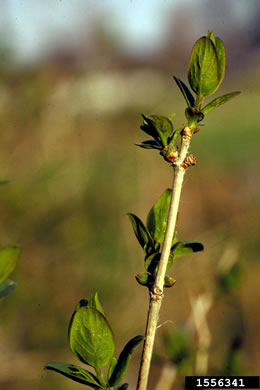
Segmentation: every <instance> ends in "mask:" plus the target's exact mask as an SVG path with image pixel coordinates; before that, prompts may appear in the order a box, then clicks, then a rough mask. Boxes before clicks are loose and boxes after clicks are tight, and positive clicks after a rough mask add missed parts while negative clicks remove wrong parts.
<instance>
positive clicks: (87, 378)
mask: <svg viewBox="0 0 260 390" xmlns="http://www.w3.org/2000/svg"><path fill="white" fill-rule="evenodd" d="M44 368H45V369H46V370H52V371H56V372H58V373H59V374H62V375H64V376H66V377H67V378H69V379H72V380H73V381H75V382H79V383H82V384H83V385H86V386H90V387H92V388H93V389H102V385H101V384H100V382H99V380H98V378H97V377H96V376H95V375H94V374H92V373H91V372H89V371H87V370H84V369H83V368H81V367H79V366H75V365H74V364H67V363H48V364H47V365H46V366H45V367H44Z"/></svg>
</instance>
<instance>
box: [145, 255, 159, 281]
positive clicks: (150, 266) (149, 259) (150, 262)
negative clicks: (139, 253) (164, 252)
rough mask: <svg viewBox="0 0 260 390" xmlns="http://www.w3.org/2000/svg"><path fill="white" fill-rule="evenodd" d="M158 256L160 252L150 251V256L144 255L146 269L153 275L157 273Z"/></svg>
mask: <svg viewBox="0 0 260 390" xmlns="http://www.w3.org/2000/svg"><path fill="white" fill-rule="evenodd" d="M160 258H161V253H152V254H151V255H150V256H146V258H145V261H144V267H145V269H146V271H148V272H149V273H151V274H152V275H154V276H155V275H156V274H157V270H158V265H159V262H160Z"/></svg>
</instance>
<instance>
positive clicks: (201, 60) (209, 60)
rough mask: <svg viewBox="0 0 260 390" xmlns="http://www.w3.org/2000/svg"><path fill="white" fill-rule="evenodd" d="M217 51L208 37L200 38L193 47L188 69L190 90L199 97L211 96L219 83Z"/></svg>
mask: <svg viewBox="0 0 260 390" xmlns="http://www.w3.org/2000/svg"><path fill="white" fill-rule="evenodd" d="M221 76H222V75H221V73H220V65H219V59H218V54H217V49H216V46H215V45H214V43H213V42H212V40H211V39H210V38H208V37H202V38H200V39H199V40H198V41H197V42H196V43H195V45H194V46H193V49H192V53H191V59H190V63H189V68H188V79H189V83H190V86H191V88H192V90H193V91H194V92H195V93H196V94H197V95H199V96H208V95H211V94H213V93H214V92H215V91H216V89H217V88H218V86H219V84H220V82H221Z"/></svg>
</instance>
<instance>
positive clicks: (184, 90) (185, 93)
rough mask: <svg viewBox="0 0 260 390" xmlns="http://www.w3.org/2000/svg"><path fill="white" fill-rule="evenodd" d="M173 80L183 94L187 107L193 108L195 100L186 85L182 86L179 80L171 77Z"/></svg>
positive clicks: (182, 83)
mask: <svg viewBox="0 0 260 390" xmlns="http://www.w3.org/2000/svg"><path fill="white" fill-rule="evenodd" d="M173 78H174V80H175V82H176V84H177V85H178V87H179V88H180V91H181V93H182V94H183V96H184V99H185V100H186V103H187V106H191V107H194V106H195V99H194V97H193V95H192V93H191V92H190V90H189V88H188V87H187V85H186V84H184V82H183V81H181V79H178V77H176V76H173Z"/></svg>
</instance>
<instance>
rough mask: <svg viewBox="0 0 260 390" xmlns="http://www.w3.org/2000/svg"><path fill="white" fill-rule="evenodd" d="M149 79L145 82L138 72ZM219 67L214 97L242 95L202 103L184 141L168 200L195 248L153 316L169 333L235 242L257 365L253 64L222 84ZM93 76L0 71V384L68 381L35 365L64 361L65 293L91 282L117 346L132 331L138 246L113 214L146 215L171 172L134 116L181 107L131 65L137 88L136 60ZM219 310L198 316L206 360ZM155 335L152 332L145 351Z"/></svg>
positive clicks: (219, 327) (222, 309) (140, 309)
mask: <svg viewBox="0 0 260 390" xmlns="http://www.w3.org/2000/svg"><path fill="white" fill-rule="evenodd" d="M153 72H154V73H153ZM153 75H154V77H156V78H157V79H156V80H157V89H156V88H155V87H154V85H152V84H151V83H150V82H146V80H151V78H152V77H153ZM229 76H231V75H228V74H227V76H226V80H224V83H223V85H224V87H222V88H221V90H220V91H219V95H220V94H224V93H227V92H230V91H233V90H237V89H240V90H241V91H242V94H241V95H240V96H239V97H237V98H236V99H234V100H233V101H231V102H229V103H228V104H227V105H225V106H223V107H220V108H219V109H217V110H216V111H215V112H212V113H210V114H209V115H208V116H207V119H206V121H205V126H201V130H200V132H199V133H197V134H196V135H195V136H194V139H193V141H192V150H191V151H192V153H194V154H195V155H196V156H197V158H198V160H199V163H198V165H197V166H196V167H194V168H191V169H190V170H189V171H188V174H187V177H186V179H185V186H184V191H183V199H182V201H181V209H180V218H179V224H178V231H179V238H180V239H182V238H184V237H185V239H190V240H199V241H201V242H203V244H204V246H205V251H204V253H203V254H202V255H200V254H199V255H196V256H194V257H192V256H191V257H189V256H187V257H185V258H183V259H180V260H179V261H176V264H175V266H174V267H173V269H174V271H173V272H174V277H175V278H176V279H177V284H176V286H174V288H173V289H171V290H170V291H169V292H168V291H167V294H166V297H165V302H164V306H163V310H162V314H161V323H163V322H164V321H166V320H171V321H173V324H167V325H166V328H169V329H172V328H173V327H175V326H177V325H178V326H179V325H181V324H182V323H183V322H184V320H185V318H186V317H187V315H188V313H189V311H190V305H189V299H188V295H187V291H192V292H193V293H194V294H196V292H199V291H201V290H203V289H206V288H210V285H211V283H212V280H213V278H214V271H215V265H216V263H217V262H218V260H219V258H220V257H221V254H222V252H223V251H224V249H225V247H226V245H228V243H230V242H234V243H236V245H237V246H238V248H239V259H240V261H241V263H242V264H243V267H244V270H245V275H246V276H245V278H244V281H243V283H242V289H241V291H240V292H239V294H240V299H241V302H242V304H241V307H242V309H241V310H243V315H244V316H245V317H246V318H247V322H246V325H245V332H246V337H245V339H246V341H245V346H244V350H243V352H244V361H245V363H246V366H247V367H248V370H249V373H250V374H252V375H257V367H259V363H260V359H259V356H258V357H257V347H256V346H257V343H258V344H259V341H260V340H259V333H258V331H257V330H258V329H259V326H260V319H259V316H257V310H258V302H259V298H260V289H259V274H258V272H259V264H258V253H259V249H260V246H259V237H258V236H259V234H258V230H259V219H260V208H259V204H260V196H259V193H260V182H259V179H258V166H259V161H260V155H259V142H260V134H259V129H258V104H259V92H258V91H259V87H260V85H259V80H260V78H259V71H257V70H255V68H254V67H252V68H250V69H249V68H248V69H247V72H246V73H243V74H240V73H237V74H235V75H232V77H230V79H231V82H229ZM97 77H99V82H100V83H101V85H102V80H103V81H104V82H105V81H108V80H110V79H109V77H110V78H111V80H110V84H109V85H112V87H111V91H110V89H109V87H108V89H106V91H105V93H104V94H103V95H102V94H98V92H97V91H98V88H97V90H96V89H95V80H96V78H97ZM102 77H103V75H102V74H98V73H95V74H93V73H91V72H87V71H86V73H85V74H82V72H79V71H77V70H70V71H69V72H68V71H64V70H63V69H62V68H59V67H55V66H54V67H51V66H42V67H39V68H36V69H31V70H30V69H28V70H19V71H18V70H14V69H12V68H11V69H7V68H4V69H2V71H1V79H0V127H1V144H0V145H1V146H0V166H1V177H0V179H1V180H4V179H8V180H10V183H9V184H8V185H6V186H1V189H0V190H1V191H0V215H1V225H0V228H1V244H2V245H10V244H15V245H19V246H21V247H22V256H21V260H20V262H19V266H18V267H17V270H16V271H15V280H16V281H18V282H19V287H18V289H17V290H16V291H15V292H14V293H13V294H12V295H11V296H10V297H8V298H7V299H6V300H4V301H3V302H1V309H0V310H1V324H0V335H1V349H0V359H1V365H0V366H1V369H0V387H1V388H2V387H3V388H5V389H10V390H16V389H17V390H18V389H19V390H24V389H26V390H30V389H34V390H36V389H37V390H42V389H47V388H48V389H55V388H59V387H60V388H62V389H63V390H66V389H74V388H75V389H77V388H79V385H78V384H73V383H69V381H66V379H64V378H59V377H58V376H56V375H52V373H46V372H43V371H42V370H43V366H44V365H45V364H46V363H47V362H50V361H59V360H60V361H66V362H71V363H73V362H75V360H74V357H73V355H72V354H70V352H69V348H68V345H67V327H68V322H69V319H70V316H71V313H72V311H73V309H74V306H75V303H77V302H78V301H79V300H80V299H81V298H84V297H86V296H89V295H90V294H91V293H93V292H95V291H98V292H99V295H100V297H101V301H102V304H103V307H104V308H105V312H106V313H107V316H108V318H109V321H110V323H111V325H112V327H113V329H114V330H115V337H116V340H117V345H119V348H121V347H122V346H123V345H124V344H125V343H126V341H127V340H128V339H129V338H131V337H133V336H135V335H136V334H142V333H143V332H144V327H145V321H146V319H145V317H146V310H147V303H148V297H147V292H146V291H144V290H145V289H142V288H140V286H138V284H137V283H136V281H135V278H134V275H135V273H138V272H142V270H143V256H142V251H141V249H140V248H139V246H138V245H137V243H136V240H135V238H134V235H133V234H132V231H131V226H130V224H129V222H128V221H127V218H126V217H125V213H126V212H133V213H135V214H137V215H139V216H140V217H141V218H142V219H143V220H145V218H146V215H147V213H148V211H149V210H150V208H151V206H152V205H153V204H154V202H155V201H156V200H157V199H158V198H159V196H160V194H161V193H162V192H163V191H164V190H165V188H167V187H169V186H170V185H171V174H172V172H171V168H170V166H167V164H166V163H165V162H164V161H163V159H162V158H161V157H160V156H159V154H157V153H156V152H155V151H144V150H141V149H139V148H136V147H135V146H134V143H135V142H139V141H142V138H143V135H142V133H141V132H140V131H139V130H138V128H139V126H140V124H141V116H140V114H141V112H144V113H146V114H151V113H159V114H163V115H170V114H172V113H173V112H175V113H176V114H177V115H176V118H177V119H176V126H179V125H181V124H182V123H184V121H185V119H184V115H183V112H184V108H185V104H184V101H182V96H181V95H180V94H179V91H178V90H177V87H176V86H175V85H174V83H173V81H172V80H171V76H170V75H168V74H167V73H166V74H163V73H160V72H159V71H157V72H156V71H154V70H153V71H151V70H150V69H147V70H145V69H144V70H142V77H141V79H142V80H143V81H142V85H141V84H140V83H139V81H140V72H139V71H136V70H128V71H127V72H125V73H124V72H122V71H121V72H119V73H118V74H116V77H115V72H111V73H109V72H107V73H106V75H105V77H106V78H105V79H103V78H102ZM129 80H130V82H129ZM134 80H139V81H136V84H135V85H136V87H135V90H134V91H133V90H132V91H130V92H131V93H130V92H129V88H128V87H129V85H130V84H131V83H132V82H133V81H134ZM138 83H139V84H138ZM89 85H91V86H92V87H91V88H89ZM106 85H107V84H106ZM138 85H139V88H140V89H141V90H142V91H141V92H140V94H144V99H143V103H142V101H141V99H140V97H138V95H139V91H138V87H137V86H138ZM101 91H102V88H101ZM110 92H111V93H110ZM117 92H118V94H117ZM129 94H130V97H129V96H128V95H129ZM131 94H132V95H131ZM145 95H147V101H146V100H145ZM127 96H128V98H129V99H127V98H126V97H127ZM148 97H149V99H148ZM123 100H124V102H125V103H124V104H122V101H123ZM108 101H109V104H108V105H107V106H106V104H107V102H108ZM89 102H91V104H90V105H89ZM93 102H94V103H93ZM95 103H96V105H95ZM182 121H183V122H182ZM232 315H233V312H232V310H229V308H228V306H225V304H223V303H222V304H220V305H219V306H217V308H216V310H214V312H211V313H210V318H209V321H210V325H211V328H212V334H213V346H216V349H215V350H214V351H213V352H214V353H213V355H214V359H216V360H215V362H216V361H218V359H219V360H221V357H222V347H221V343H224V341H223V340H225V337H227V334H226V332H227V330H226V329H227V325H228V324H230V323H232V318H233V317H232ZM161 335H162V334H161V333H160V330H159V331H158V337H157V344H158V345H157V348H160V344H161V341H160V338H161ZM2 363H3V364H2ZM137 370H138V353H137V354H136V356H135V357H134V358H133V365H132V373H131V372H130V374H128V375H129V376H131V375H132V377H130V379H129V378H126V380H127V381H129V382H130V383H135V381H136V373H137ZM130 371H131V367H130ZM152 375H153V374H152ZM152 380H153V376H152V379H151V381H152Z"/></svg>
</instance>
